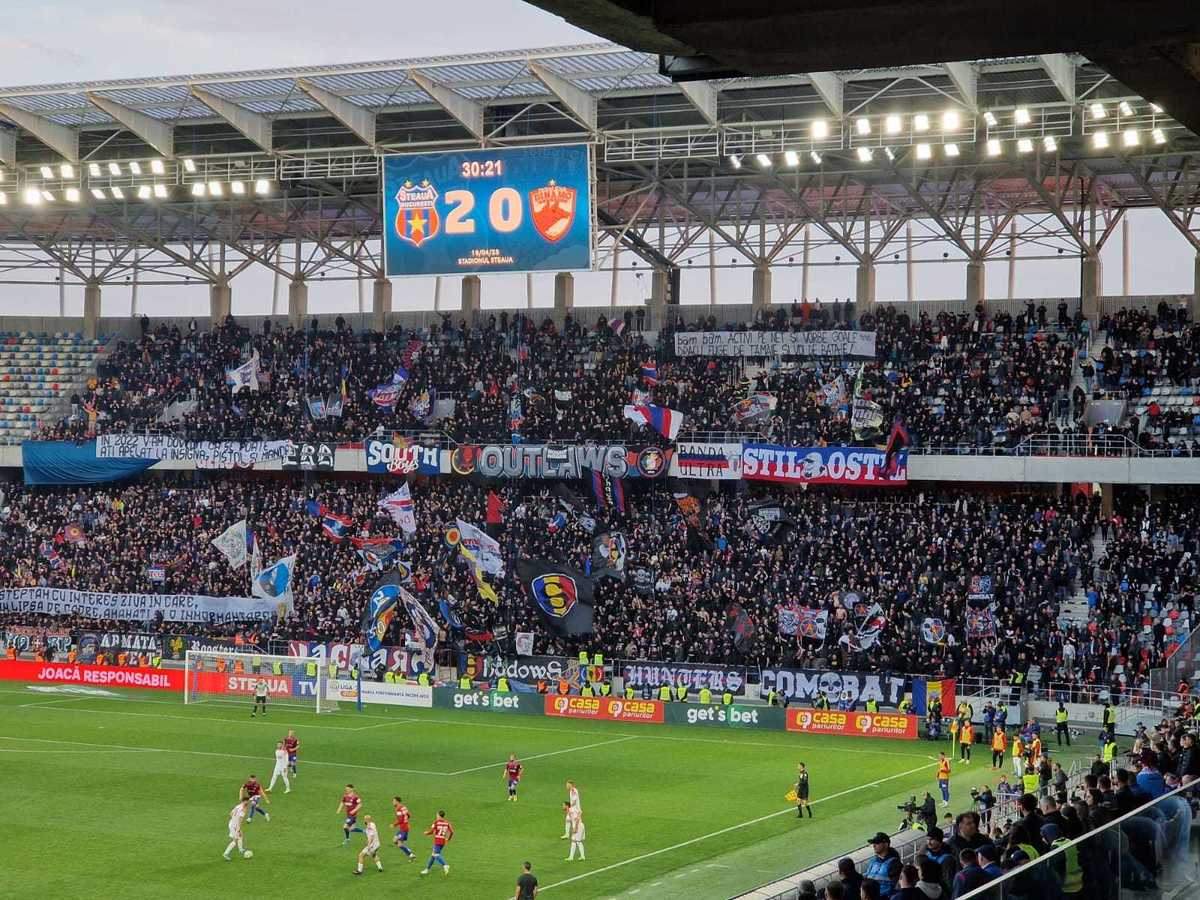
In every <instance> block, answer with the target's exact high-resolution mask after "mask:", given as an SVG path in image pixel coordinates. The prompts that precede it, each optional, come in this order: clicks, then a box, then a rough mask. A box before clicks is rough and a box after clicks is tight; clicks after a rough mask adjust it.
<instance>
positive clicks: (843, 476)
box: [742, 444, 908, 487]
mask: <svg viewBox="0 0 1200 900" xmlns="http://www.w3.org/2000/svg"><path fill="white" fill-rule="evenodd" d="M884 456H885V454H884V452H883V451H882V450H875V449H874V448H871V447H779V446H776V445H774V444H744V445H743V446H742V477H743V478H745V479H747V480H750V481H777V482H781V483H783V484H861V485H867V486H869V487H886V486H891V485H897V486H898V485H904V484H907V483H908V451H907V450H901V451H900V452H899V453H897V454H896V467H895V471H893V472H892V474H891V475H884V474H883V460H884Z"/></svg>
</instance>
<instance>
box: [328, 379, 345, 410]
mask: <svg viewBox="0 0 1200 900" xmlns="http://www.w3.org/2000/svg"><path fill="white" fill-rule="evenodd" d="M345 408H346V382H345V381H343V382H342V391H341V393H340V394H330V395H329V399H328V400H326V401H325V415H326V417H328V418H330V419H340V418H341V417H342V410H344V409H345Z"/></svg>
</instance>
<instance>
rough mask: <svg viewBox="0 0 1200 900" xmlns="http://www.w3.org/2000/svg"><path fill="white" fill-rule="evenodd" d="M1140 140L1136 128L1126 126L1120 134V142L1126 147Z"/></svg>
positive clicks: (1140, 137) (1133, 145)
mask: <svg viewBox="0 0 1200 900" xmlns="http://www.w3.org/2000/svg"><path fill="white" fill-rule="evenodd" d="M1141 142H1142V136H1141V135H1140V134H1138V131H1137V129H1136V128H1127V129H1126V130H1125V132H1124V133H1123V134H1122V135H1121V143H1122V144H1124V145H1125V146H1126V147H1136V146H1137V145H1138V144H1140V143H1141Z"/></svg>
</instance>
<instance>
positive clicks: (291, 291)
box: [288, 278, 308, 331]
mask: <svg viewBox="0 0 1200 900" xmlns="http://www.w3.org/2000/svg"><path fill="white" fill-rule="evenodd" d="M307 315H308V282H307V281H305V280H304V279H303V278H294V279H292V281H290V282H289V283H288V324H289V325H291V326H292V327H293V328H295V329H296V330H297V331H303V330H304V319H305V317H306V316H307Z"/></svg>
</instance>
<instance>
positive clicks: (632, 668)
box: [617, 659, 746, 696]
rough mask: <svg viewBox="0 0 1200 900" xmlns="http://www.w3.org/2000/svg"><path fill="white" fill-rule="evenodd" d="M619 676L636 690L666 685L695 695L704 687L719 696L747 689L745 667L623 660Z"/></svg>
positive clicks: (655, 688)
mask: <svg viewBox="0 0 1200 900" xmlns="http://www.w3.org/2000/svg"><path fill="white" fill-rule="evenodd" d="M617 674H619V675H620V676H621V677H622V678H623V679H624V680H625V683H626V684H632V685H633V686H634V687H636V688H643V687H646V686H649V687H650V688H652V689H654V690H656V691H657V690H658V689H659V688H660V687H662V686H663V685H668V686H670V687H675V686H677V685H680V684H686V685H687V686H688V688H689V689H690V690H691V691H692V692H693V693H694V692H696V691H699V690H700V689H701V688H708V689H709V690H710V691H712V692H713V693H714V694H716V695H717V696H720V695H721V694H722V693H724V692H725V691H729V692H730V693H731V694H739V695H740V694H742V693H744V692H745V690H746V668H745V666H717V665H706V664H704V663H660V662H647V661H644V660H628V659H623V660H620V661H618V663H617Z"/></svg>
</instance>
